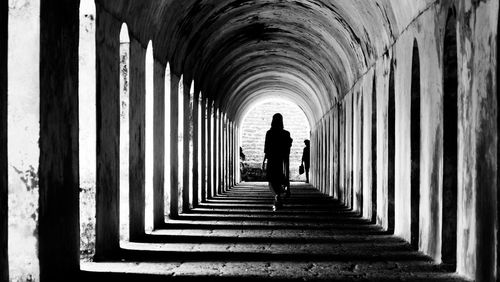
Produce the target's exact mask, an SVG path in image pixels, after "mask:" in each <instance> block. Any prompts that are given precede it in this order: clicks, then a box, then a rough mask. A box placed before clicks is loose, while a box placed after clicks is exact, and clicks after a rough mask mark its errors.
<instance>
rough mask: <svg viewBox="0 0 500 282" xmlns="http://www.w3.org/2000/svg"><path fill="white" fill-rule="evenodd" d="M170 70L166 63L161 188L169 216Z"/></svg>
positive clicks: (166, 212) (170, 184) (166, 213)
mask: <svg viewBox="0 0 500 282" xmlns="http://www.w3.org/2000/svg"><path fill="white" fill-rule="evenodd" d="M171 79H172V78H171V70H170V64H167V67H166V69H165V134H166V137H165V155H164V156H165V160H164V161H165V167H164V175H165V177H164V182H163V185H164V189H163V197H164V201H163V202H164V207H165V209H164V211H165V215H166V216H169V215H170V201H171V191H170V187H171V186H172V183H171V174H170V166H171V161H170V154H171V150H170V148H171V147H170V142H171V138H170V132H171V130H172V124H171V122H172V121H171V118H170V117H171V99H172V98H171V96H170V95H171Z"/></svg>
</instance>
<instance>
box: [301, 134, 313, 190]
mask: <svg viewBox="0 0 500 282" xmlns="http://www.w3.org/2000/svg"><path fill="white" fill-rule="evenodd" d="M310 143H311V142H310V141H309V140H307V139H306V140H304V144H305V145H306V147H305V148H304V151H302V165H303V166H304V169H305V171H306V183H309V167H310V165H311V163H310V160H309V155H310V151H311V149H310Z"/></svg>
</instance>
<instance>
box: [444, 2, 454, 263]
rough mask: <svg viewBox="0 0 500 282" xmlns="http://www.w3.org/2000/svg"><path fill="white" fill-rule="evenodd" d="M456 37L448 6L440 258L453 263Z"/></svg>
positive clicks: (445, 37) (445, 49) (445, 46)
mask: <svg viewBox="0 0 500 282" xmlns="http://www.w3.org/2000/svg"><path fill="white" fill-rule="evenodd" d="M457 65H458V64H457V38H456V17H455V12H454V11H453V10H451V9H450V11H449V13H448V19H447V21H446V31H445V36H444V47H443V86H444V89H443V95H444V97H443V208H442V216H443V225H442V226H443V227H442V228H443V229H442V249H441V259H442V261H443V263H444V264H449V265H452V266H455V265H456V251H457V250H456V245H457V89H458V75H457Z"/></svg>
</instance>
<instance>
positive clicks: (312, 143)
mask: <svg viewBox="0 0 500 282" xmlns="http://www.w3.org/2000/svg"><path fill="white" fill-rule="evenodd" d="M316 130H317V126H316V127H315V128H314V129H312V133H311V140H310V152H309V154H310V164H311V167H310V170H309V182H310V183H311V184H312V185H314V187H318V186H317V185H316V176H315V174H316V170H317V169H316V141H315V140H316Z"/></svg>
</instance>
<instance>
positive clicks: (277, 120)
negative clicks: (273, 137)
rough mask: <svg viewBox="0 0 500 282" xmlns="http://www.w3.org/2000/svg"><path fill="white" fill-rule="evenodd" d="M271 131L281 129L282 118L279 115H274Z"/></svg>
mask: <svg viewBox="0 0 500 282" xmlns="http://www.w3.org/2000/svg"><path fill="white" fill-rule="evenodd" d="M271 129H283V116H282V115H281V114H280V113H276V114H274V116H273V120H272V121H271Z"/></svg>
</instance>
